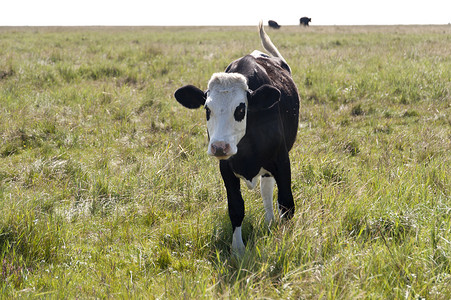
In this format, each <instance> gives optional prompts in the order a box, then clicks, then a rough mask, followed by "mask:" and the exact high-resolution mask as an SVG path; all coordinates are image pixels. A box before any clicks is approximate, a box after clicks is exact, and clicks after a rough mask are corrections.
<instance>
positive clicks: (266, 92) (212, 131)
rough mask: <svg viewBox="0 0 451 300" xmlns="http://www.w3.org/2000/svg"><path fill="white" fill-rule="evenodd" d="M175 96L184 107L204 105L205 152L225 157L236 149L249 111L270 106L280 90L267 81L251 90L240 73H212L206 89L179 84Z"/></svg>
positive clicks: (244, 130)
mask: <svg viewBox="0 0 451 300" xmlns="http://www.w3.org/2000/svg"><path fill="white" fill-rule="evenodd" d="M174 96H175V99H177V101H178V102H179V103H180V104H182V105H183V106H185V107H187V108H191V109H194V108H199V107H200V106H202V105H203V106H204V108H205V112H206V118H207V130H208V137H209V144H208V150H207V153H208V154H209V155H212V156H215V157H216V158H218V159H228V158H229V157H231V156H232V155H235V154H236V153H237V152H238V147H237V145H238V143H239V141H240V140H241V139H242V138H243V136H244V135H245V134H246V124H247V115H248V111H249V110H252V111H258V110H262V109H268V108H270V107H272V106H273V105H275V104H276V103H277V102H278V101H279V98H280V92H279V90H278V89H276V88H274V87H272V86H270V85H263V86H261V87H260V88H258V89H257V90H255V91H251V90H249V88H248V85H247V80H246V77H244V76H243V75H241V74H238V73H215V74H213V76H212V77H211V79H210V81H209V82H208V90H207V91H206V92H203V91H202V90H200V89H199V88H197V87H195V86H192V85H187V86H184V87H181V88H179V89H178V90H177V91H176V92H175V94H174Z"/></svg>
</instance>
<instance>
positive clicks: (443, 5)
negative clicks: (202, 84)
mask: <svg viewBox="0 0 451 300" xmlns="http://www.w3.org/2000/svg"><path fill="white" fill-rule="evenodd" d="M303 16H308V17H310V18H312V23H311V25H394V24H396V25H397V24H449V23H451V0H371V1H365V0H309V1H306V0H271V1H270V0H259V1H249V0H225V1H224V0H223V1H217V0H147V1H143V0H0V26H24V25H25V26H47V25H51V26H57V25H62V26H76V25H131V26H135V25H164V26H166V25H256V24H258V21H259V20H264V21H265V23H266V22H267V20H269V19H273V20H276V21H277V22H278V23H279V24H280V25H298V24H299V18H300V17H303Z"/></svg>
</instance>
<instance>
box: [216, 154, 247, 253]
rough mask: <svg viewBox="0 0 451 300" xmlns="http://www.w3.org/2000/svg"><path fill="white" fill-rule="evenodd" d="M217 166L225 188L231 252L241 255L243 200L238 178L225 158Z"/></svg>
mask: <svg viewBox="0 0 451 300" xmlns="http://www.w3.org/2000/svg"><path fill="white" fill-rule="evenodd" d="M219 166H220V170H221V175H222V179H223V180H224V185H225V187H226V190H227V204H228V207H229V217H230V221H231V222H232V230H233V238H232V252H233V253H234V254H237V255H239V256H242V255H243V254H244V250H245V246H244V243H243V238H242V236H241V224H242V223H243V219H244V200H243V197H242V196H241V189H240V179H239V178H237V177H236V176H235V174H234V173H233V171H232V168H231V167H230V165H229V164H228V162H227V161H226V160H221V161H220V165H219Z"/></svg>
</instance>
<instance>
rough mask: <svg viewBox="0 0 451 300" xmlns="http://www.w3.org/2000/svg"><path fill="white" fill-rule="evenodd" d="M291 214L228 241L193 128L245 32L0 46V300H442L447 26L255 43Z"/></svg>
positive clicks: (14, 38) (284, 34)
mask: <svg viewBox="0 0 451 300" xmlns="http://www.w3.org/2000/svg"><path fill="white" fill-rule="evenodd" d="M267 32H268V34H269V35H270V36H271V38H272V40H273V42H274V43H275V44H276V45H277V46H278V48H279V50H280V52H281V53H282V54H283V56H284V57H285V58H286V60H287V61H288V63H289V64H290V66H291V68H292V71H293V77H294V80H295V82H296V84H297V86H298V90H299V93H300V95H301V112H300V116H301V117H300V128H299V131H298V138H297V141H296V144H295V146H294V148H293V150H292V151H291V161H292V175H293V182H292V186H293V193H294V197H295V203H296V213H295V216H294V218H293V220H292V221H290V222H288V223H284V224H275V225H273V226H272V227H271V228H266V226H265V224H264V217H263V215H264V209H263V205H262V203H261V198H260V196H259V191H258V190H256V191H249V190H247V189H246V188H245V187H244V185H243V186H242V187H243V195H244V198H245V203H246V217H245V220H244V225H243V234H244V240H245V243H246V244H247V247H246V253H245V256H244V257H243V259H242V260H237V259H235V258H234V257H232V256H231V255H230V248H229V247H230V244H231V237H232V236H231V225H230V221H229V219H228V215H227V207H226V194H225V189H224V187H223V183H222V179H221V178H220V174H219V171H218V165H217V162H216V161H215V160H214V159H212V158H209V157H207V154H206V145H207V136H206V130H205V120H204V118H205V116H204V114H205V112H204V111H203V110H201V109H200V110H198V111H190V110H187V109H185V108H183V107H182V106H181V105H179V104H178V103H177V102H176V101H175V99H174V98H173V96H172V95H173V92H174V91H175V90H176V89H177V88H178V87H180V86H182V85H184V84H194V85H197V86H199V87H201V88H206V84H207V81H208V79H209V78H210V76H211V74H212V73H214V72H218V71H222V70H224V68H225V67H226V66H227V65H228V63H229V62H231V61H232V60H234V59H236V58H239V57H241V56H243V55H245V54H248V53H250V52H251V51H253V50H254V49H258V50H263V49H262V47H261V45H260V40H259V37H258V34H257V28H256V26H255V27H244V28H237V27H225V28H219V27H198V28H195V27H186V28H183V27H174V28H172V27H168V28H156V27H155V28H152V27H150V28H108V27H105V28H103V27H99V28H33V27H29V28H0V139H1V141H0V265H1V268H0V272H1V273H0V274H1V275H0V293H1V294H0V298H33V297H42V298H47V297H48V298H55V299H56V298H58V299H64V298H66V299H67V298H82V299H83V298H129V297H132V298H147V299H149V298H150V299H181V298H183V299H203V298H207V299H209V298H233V299H235V298H242V299H254V298H264V299H422V298H426V299H450V298H451V288H450V286H451V26H387V27H370V26H368V27H333V26H330V27H314V26H312V27H310V28H300V27H282V29H281V30H278V31H275V30H269V29H267Z"/></svg>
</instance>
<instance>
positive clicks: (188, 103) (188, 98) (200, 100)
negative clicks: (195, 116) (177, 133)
mask: <svg viewBox="0 0 451 300" xmlns="http://www.w3.org/2000/svg"><path fill="white" fill-rule="evenodd" d="M174 97H175V99H176V100H177V101H178V102H179V103H180V104H181V105H183V106H185V107H187V108H191V109H193V108H199V107H201V106H202V105H204V104H205V93H204V92H203V91H202V90H201V89H199V88H197V87H195V86H194V85H185V86H183V87H181V88H179V89H178V90H176V91H175V93H174Z"/></svg>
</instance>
